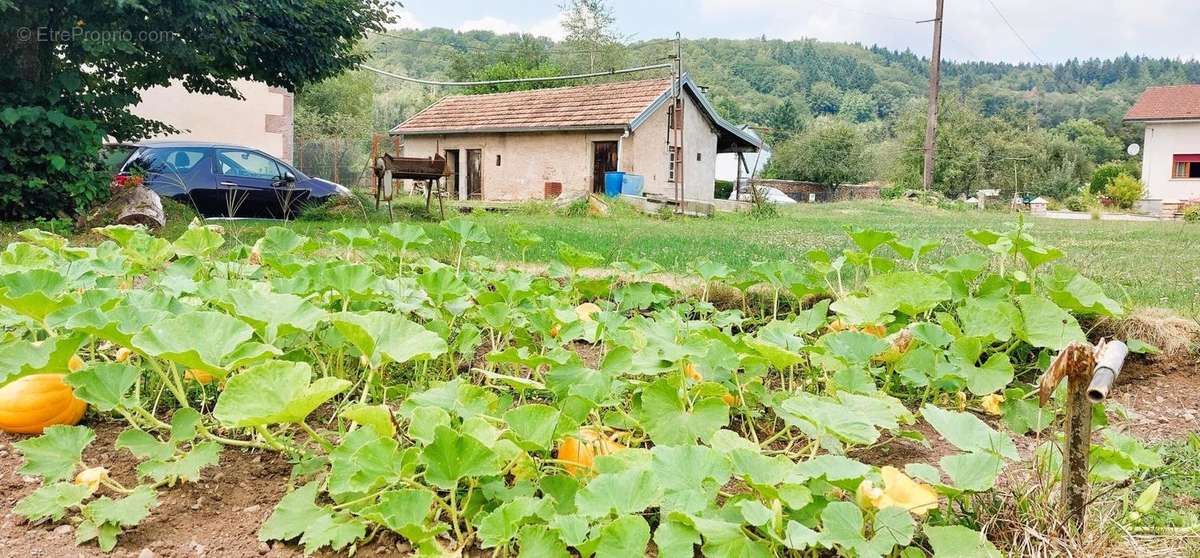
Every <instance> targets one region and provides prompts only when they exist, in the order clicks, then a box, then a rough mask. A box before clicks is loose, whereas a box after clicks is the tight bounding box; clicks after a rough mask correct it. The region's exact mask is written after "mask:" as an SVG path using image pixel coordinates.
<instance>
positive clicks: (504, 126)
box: [391, 74, 762, 201]
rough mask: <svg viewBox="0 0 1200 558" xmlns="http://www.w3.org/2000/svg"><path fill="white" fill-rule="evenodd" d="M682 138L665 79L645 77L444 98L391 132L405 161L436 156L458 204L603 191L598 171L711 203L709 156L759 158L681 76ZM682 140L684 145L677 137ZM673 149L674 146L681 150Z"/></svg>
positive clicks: (663, 193) (754, 145)
mask: <svg viewBox="0 0 1200 558" xmlns="http://www.w3.org/2000/svg"><path fill="white" fill-rule="evenodd" d="M680 83H681V85H680V87H681V95H680V97H681V100H682V106H683V108H682V113H683V120H682V133H681V134H673V133H672V129H671V126H672V125H674V123H675V103H674V102H672V101H673V99H674V87H673V80H671V79H650V80H636V81H623V82H612V83H602V84H595V85H582V86H575V87H558V88H552V89H536V90H531V91H517V92H512V93H493V94H487V95H451V96H447V97H444V98H442V99H441V100H439V101H438V102H436V103H434V104H433V105H431V106H429V107H428V108H426V109H425V110H422V111H421V112H419V113H417V114H415V115H413V116H412V117H411V118H409V119H408V120H405V121H404V122H403V123H401V124H400V125H398V126H396V127H395V128H393V129H392V130H391V134H392V135H393V136H398V137H400V138H401V141H402V151H403V155H405V156H408V157H428V156H431V155H433V154H435V153H441V154H443V155H445V156H446V158H447V159H449V161H450V164H451V165H452V167H453V168H454V169H456V171H457V172H456V173H455V175H454V177H452V178H451V179H450V180H451V184H450V185H449V190H450V191H451V194H452V195H454V194H457V196H455V197H458V198H460V199H483V200H503V201H517V200H531V199H547V198H553V197H555V196H556V195H558V192H559V191H561V192H562V194H565V195H579V194H584V193H587V192H600V191H602V190H603V181H604V173H605V172H608V171H622V172H625V173H626V174H630V175H636V176H641V177H642V178H641V179H642V181H643V184H644V191H645V193H646V195H647V196H652V197H654V196H657V197H662V198H667V199H671V198H674V197H675V195H676V181H675V179H676V176H679V177H680V178H681V183H682V187H683V197H684V199H686V200H697V201H711V200H712V199H713V186H714V181H715V164H716V155H717V153H734V152H740V153H747V152H754V151H757V150H758V149H759V148H760V147H761V146H762V144H761V142H760V140H759V139H758V138H757V137H755V136H754V135H753V134H748V133H746V132H745V131H744V130H742V129H740V128H738V127H737V126H734V125H732V124H730V123H729V122H726V121H725V120H724V119H723V118H721V117H720V115H718V114H717V113H716V111H715V110H714V109H713V107H712V105H711V104H710V103H709V102H708V100H707V99H706V98H705V97H704V93H703V91H701V89H700V88H699V87H698V86H696V85H695V84H694V83H693V82H692V81H691V79H689V78H688V76H687V75H686V74H685V75H684V76H683V78H682V79H681V80H680ZM679 137H682V142H679V141H678V139H672V138H679ZM680 143H681V144H680Z"/></svg>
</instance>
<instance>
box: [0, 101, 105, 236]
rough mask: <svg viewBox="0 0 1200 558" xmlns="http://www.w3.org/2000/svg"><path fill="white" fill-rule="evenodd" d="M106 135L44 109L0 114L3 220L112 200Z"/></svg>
mask: <svg viewBox="0 0 1200 558" xmlns="http://www.w3.org/2000/svg"><path fill="white" fill-rule="evenodd" d="M103 142H104V133H103V132H102V131H101V130H100V129H99V128H98V127H97V126H96V124H95V123H93V122H90V121H87V120H79V119H76V118H71V117H69V116H66V115H64V114H63V113H62V112H59V111H57V110H46V109H45V108H42V107H31V106H22V107H8V108H5V109H4V110H3V111H0V220H15V219H32V218H35V217H55V216H66V215H72V214H75V213H81V212H83V211H84V210H86V209H87V208H89V207H91V206H92V205H94V204H96V203H97V202H100V201H103V200H104V199H106V198H107V197H108V183H109V178H111V177H109V176H107V175H106V173H105V172H104V171H103V170H102V165H101V163H100V147H101V145H102V144H103Z"/></svg>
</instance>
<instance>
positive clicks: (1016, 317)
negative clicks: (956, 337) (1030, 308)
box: [958, 298, 1021, 342]
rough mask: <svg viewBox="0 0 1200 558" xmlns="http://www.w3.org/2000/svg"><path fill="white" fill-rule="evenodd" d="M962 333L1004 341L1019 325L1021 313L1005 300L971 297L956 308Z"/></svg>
mask: <svg viewBox="0 0 1200 558" xmlns="http://www.w3.org/2000/svg"><path fill="white" fill-rule="evenodd" d="M958 319H959V320H961V321H962V326H963V334H965V335H969V336H971V337H988V338H991V339H994V340H996V341H1000V342H1006V341H1008V340H1009V338H1011V337H1012V334H1013V331H1015V330H1017V329H1018V328H1019V327H1020V325H1021V313H1020V311H1019V310H1017V307H1016V306H1013V304H1012V303H1010V302H1008V301H1005V300H995V299H986V298H972V299H970V300H968V301H967V303H966V304H964V305H962V306H961V307H959V309H958Z"/></svg>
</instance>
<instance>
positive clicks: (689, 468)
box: [650, 445, 730, 513]
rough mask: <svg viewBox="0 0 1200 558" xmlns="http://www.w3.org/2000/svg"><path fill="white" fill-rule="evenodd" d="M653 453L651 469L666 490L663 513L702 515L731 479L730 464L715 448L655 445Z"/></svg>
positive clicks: (661, 486) (664, 491)
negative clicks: (700, 513)
mask: <svg viewBox="0 0 1200 558" xmlns="http://www.w3.org/2000/svg"><path fill="white" fill-rule="evenodd" d="M650 453H651V455H652V459H651V463H650V464H651V470H653V471H654V476H655V479H656V481H657V484H658V486H659V487H660V488H661V489H662V490H663V501H662V505H661V507H662V510H663V511H673V510H678V511H682V512H685V513H699V512H701V511H703V510H704V509H706V508H708V507H709V506H710V505H711V504H712V502H713V501H714V500H715V499H716V497H717V491H718V490H720V489H721V487H722V486H724V485H725V483H726V482H727V481H728V480H729V476H730V465H729V462H728V461H727V460H726V459H725V457H724V456H723V455H721V454H720V453H718V452H717V451H716V450H714V449H712V448H708V447H705V446H695V445H688V446H675V447H670V446H655V447H654V449H652V450H651V451H650Z"/></svg>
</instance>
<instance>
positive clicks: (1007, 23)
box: [987, 0, 1046, 64]
mask: <svg viewBox="0 0 1200 558" xmlns="http://www.w3.org/2000/svg"><path fill="white" fill-rule="evenodd" d="M987 3H988V4H989V5H991V6H992V9H993V10H995V11H996V15H998V16H1000V19H1001V20H1002V21H1003V22H1004V25H1006V26H1008V30H1009V31H1012V34H1013V35H1016V37H1017V40H1018V41H1021V44H1022V45H1025V50H1028V51H1029V54H1032V55H1033V57H1034V59H1036V60H1037V61H1038V62H1041V63H1042V64H1045V63H1046V61H1045V60H1042V57H1041V56H1038V53H1037V52H1036V51H1034V50H1033V47H1031V46H1029V42H1028V41H1026V40H1025V37H1022V36H1021V34H1020V33H1018V32H1017V28H1016V27H1013V24H1012V23H1010V22H1009V21H1008V18H1007V17H1004V13H1003V12H1001V11H1000V8H998V7H996V3H995V2H993V1H992V0H987Z"/></svg>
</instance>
